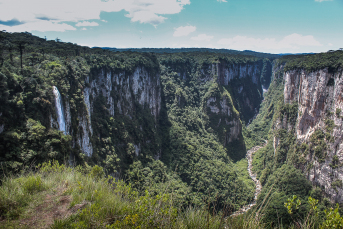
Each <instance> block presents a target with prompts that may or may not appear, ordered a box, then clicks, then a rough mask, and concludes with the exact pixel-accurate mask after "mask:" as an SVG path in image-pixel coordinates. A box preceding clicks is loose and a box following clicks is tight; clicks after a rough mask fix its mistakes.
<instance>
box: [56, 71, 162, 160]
mask: <svg viewBox="0 0 343 229" xmlns="http://www.w3.org/2000/svg"><path fill="white" fill-rule="evenodd" d="M85 83H86V85H87V86H86V87H85V88H83V99H84V104H85V109H84V111H80V112H78V117H77V120H78V123H77V126H78V130H77V133H73V131H72V117H71V113H70V106H69V100H68V98H64V101H65V102H64V106H65V109H64V110H65V120H66V132H67V133H69V134H71V135H72V136H74V137H76V138H75V139H74V141H73V142H74V146H75V144H77V145H78V146H79V147H80V149H81V151H82V152H83V153H84V154H85V155H87V156H91V155H92V154H93V145H92V141H91V138H92V136H93V129H92V123H91V118H92V113H93V109H94V101H95V99H96V98H97V97H98V96H103V97H104V98H105V100H106V102H107V106H106V107H107V109H108V111H109V114H110V115H111V116H114V115H115V112H116V111H117V112H119V113H120V114H122V115H126V116H128V117H132V114H133V112H135V104H140V105H142V106H143V107H145V106H147V107H149V108H150V110H151V115H152V116H153V117H154V118H155V120H157V118H158V116H159V113H160V109H161V93H162V92H161V84H160V78H159V75H156V74H151V73H149V72H148V71H147V70H146V69H145V68H144V67H137V68H136V69H135V71H134V72H133V74H126V73H125V72H121V73H114V72H111V71H106V70H105V69H103V70H101V71H99V73H98V74H97V75H96V76H92V77H90V76H88V77H87V78H86V80H85ZM50 120H51V121H50V122H51V126H52V127H54V126H56V120H54V119H53V118H51V119H50ZM139 151H140V147H136V155H138V154H139Z"/></svg>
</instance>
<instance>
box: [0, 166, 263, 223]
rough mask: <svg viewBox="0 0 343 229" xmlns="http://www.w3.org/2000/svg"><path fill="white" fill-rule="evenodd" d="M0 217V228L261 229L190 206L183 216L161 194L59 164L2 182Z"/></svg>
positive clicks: (168, 196) (99, 171)
mask: <svg viewBox="0 0 343 229" xmlns="http://www.w3.org/2000/svg"><path fill="white" fill-rule="evenodd" d="M242 163H243V162H242ZM0 217H1V221H0V228H33V227H34V228H56V229H57V228H225V227H226V228H259V227H258V226H256V227H251V225H245V224H246V220H244V216H238V217H234V218H230V217H229V218H228V217H227V216H226V215H225V214H224V213H223V212H216V213H215V214H214V213H213V212H211V211H208V209H197V208H193V207H191V206H190V207H189V208H187V209H186V210H184V211H180V210H178V209H176V208H175V207H174V205H173V196H172V194H165V193H163V190H161V193H160V194H159V195H156V196H152V195H151V194H150V193H149V192H147V191H146V192H145V195H142V196H139V195H138V193H137V192H136V191H134V190H133V189H132V188H131V186H130V185H127V184H125V183H124V182H123V181H115V179H113V178H112V177H107V178H105V177H104V174H103V170H102V168H100V167H97V166H95V167H90V168H86V169H85V168H81V167H77V168H67V167H65V166H64V165H59V164H58V162H54V163H46V164H44V165H43V166H40V168H39V169H38V170H37V171H36V172H27V173H25V174H21V175H17V176H9V177H5V178H3V180H2V185H1V187H0ZM233 225H234V226H233ZM239 225H240V226H239Z"/></svg>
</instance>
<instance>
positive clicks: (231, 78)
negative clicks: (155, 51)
mask: <svg viewBox="0 0 343 229" xmlns="http://www.w3.org/2000/svg"><path fill="white" fill-rule="evenodd" d="M187 58H188V59H187ZM187 58H180V59H177V60H175V59H174V58H173V59H172V60H169V59H167V60H164V59H162V61H161V62H162V64H163V66H165V69H166V71H167V72H169V73H168V74H170V75H173V74H174V75H175V76H174V77H176V78H177V80H175V81H176V82H177V84H178V85H179V87H178V89H173V87H172V86H170V89H172V90H174V93H170V94H176V100H177V103H178V106H179V107H185V106H189V105H191V104H192V103H193V104H195V105H197V106H201V107H202V108H203V109H202V112H204V113H205V114H206V115H207V117H208V120H209V122H208V128H211V129H212V130H213V131H214V133H216V135H217V136H218V138H219V139H220V142H221V144H223V145H224V146H225V148H226V149H227V151H228V153H229V156H230V157H231V158H232V159H234V160H239V159H241V158H243V157H244V155H245V149H246V147H245V143H244V139H243V135H242V126H243V124H242V121H243V122H245V123H246V124H248V123H249V122H250V121H251V120H252V119H253V118H254V116H255V115H256V114H257V113H258V110H259V107H260V104H261V102H262V99H263V89H262V83H261V76H262V71H264V73H265V74H267V73H270V74H271V67H272V66H271V64H269V65H267V63H264V62H263V61H262V60H260V59H252V60H246V61H237V60H234V61H232V60H227V59H220V58H219V59H211V58H212V57H211V56H200V57H197V56H191V57H187ZM217 58H218V57H217ZM268 63H270V62H268ZM268 69H269V70H268ZM267 70H268V71H267ZM173 72H174V73H173ZM266 77H267V78H268V80H269V81H268V82H270V78H271V75H268V76H267V75H266V76H265V78H266ZM268 86H269V84H268V85H267V82H266V88H265V89H266V90H267V89H268ZM167 87H169V85H167ZM188 88H192V91H189V92H190V93H193V92H195V94H196V95H195V96H191V95H190V93H189V92H186V91H187V90H188ZM185 89H186V90H185ZM194 97H198V98H196V99H194ZM187 98H188V99H187ZM167 100H169V101H170V102H173V101H174V97H172V96H171V98H169V99H167ZM187 100H193V101H194V102H193V101H192V102H190V101H187ZM197 100H198V101H197Z"/></svg>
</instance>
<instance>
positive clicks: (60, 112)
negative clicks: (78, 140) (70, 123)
mask: <svg viewBox="0 0 343 229" xmlns="http://www.w3.org/2000/svg"><path fill="white" fill-rule="evenodd" d="M52 88H53V89H52V91H53V93H54V95H55V106H56V114H57V122H58V128H59V130H60V131H63V133H64V134H66V122H65V118H64V109H63V103H62V96H61V94H60V92H59V91H58V89H57V87H55V86H53V87H52Z"/></svg>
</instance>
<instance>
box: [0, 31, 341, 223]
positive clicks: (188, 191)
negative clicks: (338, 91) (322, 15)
mask: <svg viewBox="0 0 343 229" xmlns="http://www.w3.org/2000/svg"><path fill="white" fill-rule="evenodd" d="M342 63H343V51H342V50H338V51H332V52H328V53H321V54H310V55H291V56H278V55H272V54H264V53H255V52H250V51H244V52H239V51H234V50H227V51H225V50H217V51H213V50H207V49H199V50H198V49H197V50H193V49H192V50H188V49H185V50H177V49H176V50H170V49H158V50H154V49H152V50H150V49H147V50H145V49H144V50H136V49H135V50H131V49H128V50H116V49H108V48H105V49H101V48H89V47H84V46H80V45H77V44H73V43H65V42H62V41H60V40H59V39H56V40H46V39H43V38H39V37H36V36H33V35H32V34H30V33H27V32H26V33H6V32H0V164H1V167H0V174H1V175H0V184H1V186H0V227H4V228H30V227H33V226H35V227H38V228H343V218H342V217H341V215H342V213H343V211H342V208H341V206H340V205H339V203H334V202H332V201H330V199H329V198H328V197H327V196H325V193H324V192H323V190H322V189H321V187H317V186H313V185H312V184H311V183H310V181H308V179H306V176H305V175H304V173H303V172H302V170H301V169H299V168H300V166H299V165H300V164H301V163H303V162H302V160H304V159H302V157H301V156H299V155H300V153H299V152H301V153H304V152H305V151H306V150H307V151H309V152H311V153H312V152H313V154H314V155H316V156H317V157H318V158H319V159H320V158H322V160H324V161H325V156H324V155H321V156H320V153H321V152H322V151H323V150H324V149H325V141H332V137H331V135H330V133H331V132H332V128H333V126H332V125H333V124H332V123H330V121H328V122H327V124H326V129H325V130H323V131H322V132H320V131H316V132H315V134H313V135H312V137H311V144H310V146H309V145H307V144H302V145H299V144H298V143H297V141H296V137H295V130H294V129H291V130H286V129H283V128H281V129H277V130H276V129H275V128H274V123H275V122H276V120H278V119H281V120H287V123H290V124H292V125H295V124H296V123H297V117H298V104H297V103H291V104H285V103H284V96H283V95H284V94H283V91H284V79H283V75H284V72H285V71H290V70H297V69H304V70H306V71H308V72H311V71H315V70H318V69H324V68H327V69H329V72H337V71H338V70H339V69H341V68H342ZM137 69H140V70H137ZM228 69H229V70H230V69H231V70H230V71H231V72H230V73H228V72H229V70H228ZM274 69H279V70H278V71H274ZM230 74H232V75H234V77H232V78H229V76H230ZM136 75H139V77H137V78H135V77H136ZM142 75H143V76H142ZM106 77H109V80H110V81H111V90H107V87H108V85H106V82H107V83H108V81H105V78H106ZM103 78H104V79H103ZM106 79H107V78H106ZM101 80H102V81H101ZM134 85H140V86H139V87H138V88H136V87H135V86H134ZM142 85H143V86H142ZM144 85H148V86H149V87H148V86H147V88H148V89H147V91H144V90H145V89H144V90H143V88H144ZM54 87H56V88H57V89H58V91H59V93H60V94H61V98H62V106H63V107H64V114H65V117H67V116H68V117H69V119H68V120H69V121H68V120H67V121H66V123H67V125H66V128H67V130H66V132H64V131H61V130H60V129H59V128H58V127H59V125H60V124H59V123H58V124H56V123H57V121H55V120H58V114H57V113H56V96H55V94H54V93H53V88H54ZM105 89H106V90H107V91H106V90H105ZM266 89H268V91H267V92H264V90H266ZM87 90H89V91H90V93H89V94H87V93H86V91H87ZM152 91H153V92H152ZM107 95H108V97H107ZM142 98H143V99H142ZM147 98H149V99H147ZM144 99H145V100H144ZM88 100H89V101H88ZM109 101H114V103H113V104H115V105H114V107H113V106H112V103H111V102H109ZM89 104H90V106H89ZM152 107H153V108H152ZM155 107H157V108H156V110H157V111H158V112H155V110H153V109H155ZM336 112H337V115H340V111H338V110H337V111H336ZM66 119H67V118H66ZM85 120H86V121H85ZM83 123H86V124H83ZM85 126H87V130H86V127H85ZM330 128H331V129H330ZM87 131H88V132H87ZM85 133H86V135H87V136H85ZM275 136H277V137H278V138H279V139H280V141H279V144H278V147H277V148H276V149H274V146H273V138H274V137H275ZM84 139H88V140H89V145H90V147H92V154H91V155H89V156H87V155H85V153H84V152H83V150H84V147H83V146H84V144H85V143H84V142H82V141H83V140H84ZM80 142H81V143H80ZM265 143H266V145H265V146H264V147H263V148H261V149H259V150H258V151H257V152H256V153H255V154H254V160H253V163H252V166H253V172H254V173H256V174H257V178H258V179H259V180H260V182H261V184H262V187H263V188H262V190H261V193H260V195H259V196H258V198H257V201H256V205H254V206H253V207H252V208H251V209H250V210H249V211H247V212H245V213H244V214H241V215H238V216H234V217H231V216H230V215H231V214H233V213H234V212H236V211H238V210H239V209H241V208H242V207H243V206H246V205H249V204H250V203H252V202H254V193H255V188H256V187H255V183H254V182H253V180H252V179H251V178H250V176H249V173H248V170H247V167H248V160H247V159H246V158H245V156H246V152H247V150H249V149H251V148H253V147H254V146H261V145H264V144H265ZM82 144H83V145H82ZM337 160H338V159H337ZM336 164H337V165H336ZM336 164H335V165H336V166H338V162H337V163H336ZM335 165H334V166H335ZM338 181H339V180H337V182H336V183H337V184H336V185H337V187H342V183H339V182H338ZM47 197H49V198H48V199H47ZM62 199H63V201H62ZM56 203H58V204H60V206H61V207H60V208H59V210H56V209H57V208H56V209H55V208H54V207H52V206H53V205H55V204H56ZM42 206H45V208H46V209H45V211H46V212H45V213H47V212H48V213H49V211H56V212H58V211H62V210H61V209H62V208H63V209H65V210H64V213H63V214H64V216H65V217H60V218H59V217H55V218H52V219H50V221H49V220H46V221H45V220H43V219H42V220H38V221H35V220H33V217H32V215H33V214H34V212H35V211H36V212H38V213H36V214H39V212H40V210H37V209H41V208H42ZM42 214H43V213H42ZM61 214H62V213H61ZM29 223H32V224H29ZM30 225H31V226H30ZM47 225H48V226H47Z"/></svg>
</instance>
